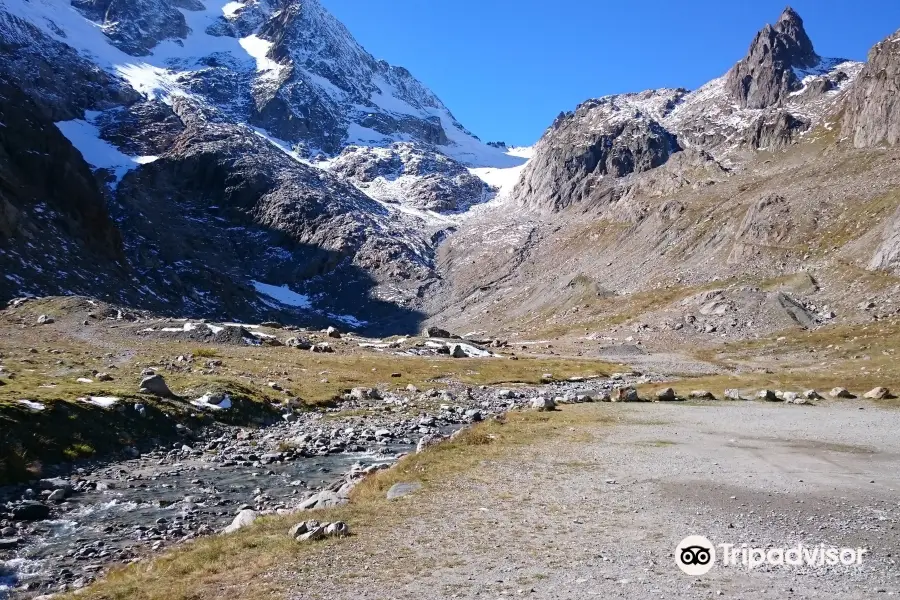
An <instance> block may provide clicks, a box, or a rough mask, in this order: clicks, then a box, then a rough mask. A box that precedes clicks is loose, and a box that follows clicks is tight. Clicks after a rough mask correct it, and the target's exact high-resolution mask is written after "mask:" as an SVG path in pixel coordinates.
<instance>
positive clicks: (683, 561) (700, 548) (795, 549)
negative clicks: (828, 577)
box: [675, 535, 868, 576]
mask: <svg viewBox="0 0 900 600" xmlns="http://www.w3.org/2000/svg"><path fill="white" fill-rule="evenodd" d="M717 549H718V550H717ZM867 552H868V550H867V549H865V548H838V547H835V546H826V545H825V544H817V545H813V546H811V545H808V544H804V543H803V542H799V543H798V544H796V545H795V546H791V547H790V548H754V547H751V546H748V545H747V544H741V545H737V544H719V545H718V546H716V545H714V544H713V543H712V542H711V541H709V539H707V538H705V537H703V536H701V535H691V536H688V537H686V538H684V539H683V540H681V542H680V543H679V544H678V546H676V547H675V564H676V565H678V568H679V569H681V570H682V571H683V572H684V573H686V574H688V575H692V576H697V575H705V574H707V573H709V571H710V569H712V568H713V566H714V565H715V564H716V557H717V556H718V557H719V559H720V561H721V563H722V565H723V566H726V567H731V566H742V567H744V568H746V569H747V570H748V571H752V570H753V569H755V568H757V567H761V566H763V565H768V566H789V567H802V566H805V567H813V568H815V567H836V566H838V565H840V566H844V567H850V566H853V565H861V564H862V560H863V556H864V555H865V554H866V553H867Z"/></svg>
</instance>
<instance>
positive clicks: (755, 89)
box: [725, 7, 822, 108]
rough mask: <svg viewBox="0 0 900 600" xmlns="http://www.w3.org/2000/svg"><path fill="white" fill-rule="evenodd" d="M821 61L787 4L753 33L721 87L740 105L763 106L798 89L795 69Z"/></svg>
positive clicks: (745, 106) (772, 104)
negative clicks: (773, 20)
mask: <svg viewBox="0 0 900 600" xmlns="http://www.w3.org/2000/svg"><path fill="white" fill-rule="evenodd" d="M821 62H822V59H821V58H820V57H819V56H818V55H817V54H816V52H815V50H814V49H813V45H812V41H810V39H809V36H808V35H807V34H806V30H805V29H804V28H803V19H801V18H800V15H798V14H797V13H796V12H795V11H794V10H793V9H792V8H790V7H788V8H786V9H785V11H784V12H783V13H782V14H781V17H780V18H779V19H778V22H777V23H775V25H766V26H765V27H763V29H762V30H761V31H760V32H759V33H758V34H756V37H755V38H754V39H753V43H752V44H751V45H750V50H749V52H748V54H747V56H746V57H744V58H743V59H741V61H740V62H738V63H737V64H736V65H735V66H734V67H733V68H732V69H731V71H729V72H728V75H727V78H726V82H725V88H726V90H727V92H728V94H729V96H730V97H731V98H732V99H733V100H734V101H735V102H737V103H739V104H740V106H741V107H743V108H767V107H769V106H774V105H776V104H778V103H780V102H781V101H783V100H784V99H785V98H786V97H787V95H788V94H789V93H791V92H792V91H795V90H797V89H799V87H800V79H801V77H798V71H799V70H811V69H814V68H815V67H817V66H818V65H819V64H820V63H821ZM795 69H796V70H795Z"/></svg>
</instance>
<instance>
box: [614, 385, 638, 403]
mask: <svg viewBox="0 0 900 600" xmlns="http://www.w3.org/2000/svg"><path fill="white" fill-rule="evenodd" d="M640 400H641V399H640V397H639V396H638V393H637V390H636V389H634V388H633V387H620V388H616V389H615V390H614V391H613V394H612V401H613V402H640Z"/></svg>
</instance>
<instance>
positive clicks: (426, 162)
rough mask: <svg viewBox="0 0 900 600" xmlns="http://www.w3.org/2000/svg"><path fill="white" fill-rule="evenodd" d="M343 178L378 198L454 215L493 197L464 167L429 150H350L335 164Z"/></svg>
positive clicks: (395, 146)
mask: <svg viewBox="0 0 900 600" xmlns="http://www.w3.org/2000/svg"><path fill="white" fill-rule="evenodd" d="M331 171H332V172H333V173H338V174H340V175H342V176H344V177H346V178H348V179H349V180H350V181H352V182H353V183H354V184H355V185H356V186H357V187H359V188H360V189H362V190H363V191H365V192H366V193H367V194H369V195H370V196H372V197H373V198H377V199H379V200H382V201H385V202H396V203H398V204H405V205H409V206H413V207H415V208H421V209H426V210H433V211H438V212H453V211H460V210H464V209H466V208H468V207H469V206H471V205H473V204H477V203H479V202H483V201H484V200H487V199H488V198H490V197H491V189H490V188H489V187H488V185H487V184H485V183H484V182H483V181H482V180H481V179H479V178H478V177H475V176H474V175H472V174H471V173H470V172H469V170H468V169H466V168H465V167H464V166H462V165H461V164H459V163H458V162H456V161H455V160H453V159H452V158H448V157H447V156H444V155H443V154H440V153H438V152H435V151H434V150H433V149H430V148H428V147H425V146H420V145H415V144H410V143H398V144H393V145H392V146H390V147H388V148H372V147H359V146H350V147H349V148H346V149H345V150H344V151H343V152H342V153H341V155H340V156H339V157H338V158H337V159H335V161H334V162H333V163H332V165H331Z"/></svg>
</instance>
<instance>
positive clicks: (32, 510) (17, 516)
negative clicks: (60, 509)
mask: <svg viewBox="0 0 900 600" xmlns="http://www.w3.org/2000/svg"><path fill="white" fill-rule="evenodd" d="M49 516H50V507H49V506H47V505H46V504H41V503H40V502H37V501H33V500H26V501H25V502H22V503H21V504H18V505H16V506H15V507H13V510H12V518H13V521H42V520H44V519H46V518H47V517H49Z"/></svg>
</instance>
